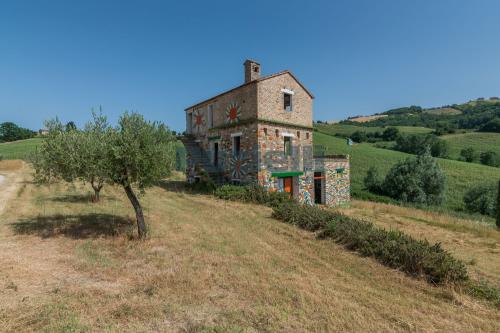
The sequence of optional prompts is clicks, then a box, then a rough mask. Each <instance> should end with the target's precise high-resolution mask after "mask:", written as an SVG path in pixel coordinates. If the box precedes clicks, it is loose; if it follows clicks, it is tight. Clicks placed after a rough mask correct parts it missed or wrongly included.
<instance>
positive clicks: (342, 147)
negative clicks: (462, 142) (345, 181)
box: [314, 132, 500, 211]
mask: <svg viewBox="0 0 500 333" xmlns="http://www.w3.org/2000/svg"><path fill="white" fill-rule="evenodd" d="M314 144H315V145H323V146H325V147H327V149H328V152H329V153H332V154H349V155H351V182H352V194H353V196H354V197H355V198H364V199H370V200H377V201H390V200H389V199H388V198H386V197H381V196H377V195H374V194H372V193H369V192H367V191H366V190H365V189H364V186H363V178H364V177H365V176H366V172H367V171H368V169H369V168H370V167H371V166H375V167H377V168H378V169H379V171H380V172H381V173H382V174H385V173H386V172H387V171H388V170H389V169H390V168H391V166H392V165H394V164H395V163H396V162H398V161H400V160H402V159H405V158H407V157H409V156H412V155H409V154H405V153H401V152H398V151H393V150H388V149H382V148H376V147H374V146H372V145H371V144H368V143H361V144H355V145H354V146H348V145H347V144H346V142H345V140H344V139H342V138H337V137H333V136H330V135H326V134H323V133H318V132H315V133H314ZM438 161H439V165H440V166H441V168H442V169H443V171H444V172H445V174H446V178H447V191H446V200H445V203H444V207H445V208H447V209H451V210H454V211H461V210H463V203H462V198H463V195H464V193H465V192H466V191H467V190H468V189H470V188H471V187H472V186H473V185H476V184H478V183H481V182H485V181H490V182H494V181H497V180H498V179H500V168H493V167H488V166H484V165H479V164H475V163H466V162H460V161H454V160H447V159H438Z"/></svg>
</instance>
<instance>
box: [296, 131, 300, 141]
mask: <svg viewBox="0 0 500 333" xmlns="http://www.w3.org/2000/svg"><path fill="white" fill-rule="evenodd" d="M297 138H299V139H300V131H297Z"/></svg>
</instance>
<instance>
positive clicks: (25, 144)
mask: <svg viewBox="0 0 500 333" xmlns="http://www.w3.org/2000/svg"><path fill="white" fill-rule="evenodd" d="M42 140H43V139H42V138H33V139H27V140H21V141H14V142H5V143H0V156H2V157H3V159H6V160H26V159H28V158H29V156H30V154H31V153H32V152H34V151H35V149H36V147H37V146H38V145H40V143H41V142H42Z"/></svg>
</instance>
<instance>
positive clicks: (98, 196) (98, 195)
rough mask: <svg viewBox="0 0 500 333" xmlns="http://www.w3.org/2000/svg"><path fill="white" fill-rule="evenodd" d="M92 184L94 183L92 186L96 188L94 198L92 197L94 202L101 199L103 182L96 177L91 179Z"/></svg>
mask: <svg viewBox="0 0 500 333" xmlns="http://www.w3.org/2000/svg"><path fill="white" fill-rule="evenodd" d="M90 185H92V188H93V189H94V198H93V199H92V201H93V202H99V201H100V200H101V189H102V186H103V184H102V183H100V182H97V184H96V182H95V180H94V179H92V180H91V181H90Z"/></svg>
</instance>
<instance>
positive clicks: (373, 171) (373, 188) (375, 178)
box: [363, 166, 383, 194]
mask: <svg viewBox="0 0 500 333" xmlns="http://www.w3.org/2000/svg"><path fill="white" fill-rule="evenodd" d="M382 182H383V180H382V178H381V177H380V175H379V173H378V169H377V168H376V167H374V166H371V167H370V168H369V169H368V172H367V173H366V177H365V178H364V179H363V183H364V185H365V187H366V189H367V190H368V191H370V192H372V193H377V194H381V193H382V192H383V191H382Z"/></svg>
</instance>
